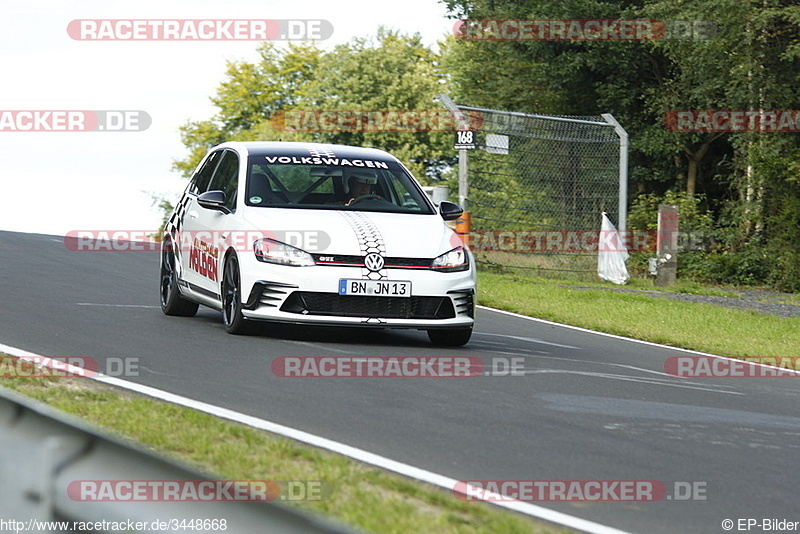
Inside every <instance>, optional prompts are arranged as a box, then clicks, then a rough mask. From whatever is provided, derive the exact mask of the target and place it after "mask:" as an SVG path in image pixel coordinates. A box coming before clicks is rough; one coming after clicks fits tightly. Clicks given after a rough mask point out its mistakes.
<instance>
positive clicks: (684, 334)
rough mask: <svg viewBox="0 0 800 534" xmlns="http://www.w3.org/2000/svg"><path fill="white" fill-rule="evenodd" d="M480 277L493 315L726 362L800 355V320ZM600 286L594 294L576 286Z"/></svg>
mask: <svg viewBox="0 0 800 534" xmlns="http://www.w3.org/2000/svg"><path fill="white" fill-rule="evenodd" d="M478 276H479V281H478V288H479V295H478V300H479V302H480V303H481V304H483V305H485V306H490V307H493V308H499V309H503V310H508V311H512V312H516V313H520V314H523V315H530V316H533V317H538V318H541V319H546V320H549V321H555V322H558V323H564V324H569V325H574V326H580V327H583V328H589V329H591V330H598V331H600V332H607V333H610V334H616V335H620V336H626V337H632V338H635V339H641V340H645V341H652V342H654V343H662V344H664V345H669V346H673V347H681V348H686V349H693V350H699V351H703V352H710V353H713V354H720V355H723V356H733V357H755V356H784V357H785V356H800V318H783V317H777V316H771V315H764V314H760V313H756V312H754V311H749V310H738V309H732V308H723V307H721V306H715V305H712V304H704V303H693V302H680V301H675V300H670V299H666V298H660V297H657V296H650V295H647V294H646V293H645V294H641V293H628V292H617V291H608V290H607V289H604V288H608V287H619V286H613V284H602V283H596V284H595V283H581V282H574V281H570V282H565V281H563V280H553V279H546V278H538V277H534V276H529V275H524V274H501V273H492V272H486V271H482V272H480V273H479V275H478ZM595 285H596V286H597V289H596V290H595V289H578V288H576V287H574V286H582V287H586V286H595ZM630 286H632V287H633V288H638V289H655V288H653V287H651V285H650V283H649V282H648V281H646V280H640V281H633V283H632V284H630ZM630 286H629V287H630ZM671 290H672V291H676V292H683V293H694V294H706V295H713V296H733V295H735V293H733V292H732V291H730V290H723V289H717V288H699V287H696V286H694V285H693V284H691V283H690V284H684V285H678V286H676V287H674V288H671Z"/></svg>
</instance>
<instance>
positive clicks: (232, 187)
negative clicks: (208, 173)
mask: <svg viewBox="0 0 800 534" xmlns="http://www.w3.org/2000/svg"><path fill="white" fill-rule="evenodd" d="M238 186H239V156H238V155H237V154H236V152H233V151H232V150H226V151H225V153H224V155H223V156H222V161H221V162H220V164H219V166H218V167H217V171H216V172H215V173H214V177H213V178H212V179H211V185H209V187H208V190H209V191H222V192H223V193H225V205H226V206H228V209H230V210H231V211H233V210H234V208H235V207H236V190H237V188H238Z"/></svg>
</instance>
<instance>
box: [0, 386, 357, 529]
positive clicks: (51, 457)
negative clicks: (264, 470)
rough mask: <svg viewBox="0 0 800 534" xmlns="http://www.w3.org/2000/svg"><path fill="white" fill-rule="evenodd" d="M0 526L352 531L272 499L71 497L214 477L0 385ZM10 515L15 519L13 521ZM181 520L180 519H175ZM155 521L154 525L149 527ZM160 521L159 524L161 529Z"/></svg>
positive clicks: (22, 527)
mask: <svg viewBox="0 0 800 534" xmlns="http://www.w3.org/2000/svg"><path fill="white" fill-rule="evenodd" d="M0 451H2V452H0V454H2V456H0V527H2V528H0V530H4V531H6V532H8V531H11V532H14V531H17V532H37V533H45V534H46V533H50V532H52V533H55V532H58V533H59V534H63V533H64V532H77V531H80V530H73V529H64V528H58V527H55V526H54V525H50V526H49V527H48V525H47V523H48V522H70V523H71V522H74V521H77V522H92V523H94V524H95V525H94V526H103V523H102V522H104V521H105V522H106V524H107V525H108V527H109V528H107V529H102V528H101V529H95V528H93V529H92V531H94V532H120V531H122V532H131V530H118V529H117V528H115V527H114V526H113V525H112V524H113V523H118V524H122V523H127V524H130V523H129V522H134V523H136V522H139V523H141V524H143V525H147V528H146V529H141V530H133V532H148V533H149V532H172V533H174V532H191V531H194V532H198V531H199V532H220V533H221V532H225V533H226V534H251V533H259V534H260V533H265V534H290V533H292V534H293V533H304V534H317V533H319V534H323V533H325V534H334V533H335V534H354V533H355V532H356V531H355V530H353V529H351V528H350V527H344V526H340V525H337V524H335V523H333V522H331V521H329V520H327V519H324V518H319V517H315V516H312V515H310V514H306V513H301V512H299V511H297V510H294V509H291V508H289V507H287V506H286V505H282V504H279V503H275V502H244V501H210V502H208V501H207V502H141V501H138V500H137V501H134V502H131V501H119V500H116V501H85V500H75V499H74V496H70V494H69V492H68V488H69V487H70V484H71V483H74V482H75V481H98V480H115V481H116V480H124V481H141V480H148V481H153V480H156V481H165V480H168V481H173V480H175V481H181V480H191V481H200V480H217V479H216V478H215V477H210V476H208V475H207V474H203V473H200V472H198V471H194V470H192V469H189V468H187V467H184V466H181V465H179V464H178V463H176V462H172V461H169V460H165V459H163V458H160V457H158V456H157V455H156V454H155V453H153V452H151V451H148V450H146V449H144V448H142V447H140V446H138V445H136V444H132V443H125V442H123V441H122V440H120V439H116V438H114V437H110V436H107V435H103V434H102V433H101V432H99V431H98V430H96V429H94V428H92V427H90V426H89V425H88V424H86V423H85V422H83V421H81V420H79V419H77V418H75V417H72V416H70V415H68V414H64V413H62V412H59V411H58V410H55V409H53V408H52V407H50V406H48V405H46V404H43V403H40V402H38V401H34V400H32V399H30V398H27V397H24V396H23V395H21V394H18V393H16V392H13V391H11V390H8V389H5V388H2V387H0ZM173 519H175V520H178V521H180V520H193V521H196V520H198V519H201V520H203V519H207V520H209V521H212V520H214V519H216V520H220V519H224V520H225V529H222V528H220V524H219V523H217V528H208V529H204V530H197V529H186V528H184V529H179V528H175V524H174V523H172V524H165V523H166V522H168V521H170V520H173ZM11 521H14V522H19V523H14V524H13V525H15V527H14V528H11V527H12V523H11ZM178 524H179V523H178ZM151 527H155V528H151ZM161 527H164V528H161Z"/></svg>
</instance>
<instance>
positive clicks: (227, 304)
mask: <svg viewBox="0 0 800 534" xmlns="http://www.w3.org/2000/svg"><path fill="white" fill-rule="evenodd" d="M222 323H223V324H224V325H225V331H226V332H228V333H229V334H234V335H240V334H247V333H249V332H250V331H251V329H252V328H251V326H252V325H251V322H250V321H248V320H247V319H245V318H244V315H242V288H241V277H240V276H239V260H237V259H236V256H235V255H234V254H231V255H230V256H228V258H227V259H226V260H225V268H224V269H223V271H222Z"/></svg>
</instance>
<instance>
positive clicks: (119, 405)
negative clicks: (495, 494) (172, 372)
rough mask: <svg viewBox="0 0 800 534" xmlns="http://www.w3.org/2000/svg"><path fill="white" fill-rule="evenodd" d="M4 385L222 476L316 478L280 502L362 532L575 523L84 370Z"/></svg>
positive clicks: (518, 530) (538, 528)
mask: <svg viewBox="0 0 800 534" xmlns="http://www.w3.org/2000/svg"><path fill="white" fill-rule="evenodd" d="M6 358H7V357H6ZM0 386H5V387H8V388H10V389H14V390H16V391H18V392H20V393H23V394H25V395H27V396H29V397H32V398H34V399H37V400H40V401H42V402H45V403H47V404H49V405H51V406H53V407H55V408H57V409H59V410H62V411H64V412H67V413H70V414H73V415H76V416H79V417H81V418H83V419H85V420H87V421H89V422H91V423H94V424H96V425H99V426H100V427H101V428H103V429H104V430H106V431H107V432H110V433H112V434H114V435H116V436H119V437H122V438H125V439H132V440H134V441H137V442H139V443H141V444H142V445H144V446H145V447H147V448H149V449H152V450H154V451H156V452H158V453H159V454H162V455H165V456H167V457H169V458H172V459H175V460H178V461H180V462H182V463H184V464H188V465H189V466H190V467H196V468H198V469H200V470H202V471H205V472H211V473H215V474H216V475H217V476H219V477H220V478H223V479H230V480H276V481H314V482H317V481H318V482H320V483H321V486H322V487H323V488H324V491H323V492H322V493H323V498H321V499H319V500H305V501H291V502H288V501H284V502H285V503H287V504H290V505H293V506H295V507H296V508H298V509H300V510H301V511H306V512H312V513H318V514H323V515H325V516H327V517H330V518H333V519H335V520H338V521H342V522H344V523H347V524H350V525H353V526H355V527H357V528H359V529H361V530H363V531H366V532H374V533H397V534H406V533H409V532H437V533H448V534H449V533H452V534H483V533H485V534H490V533H496V532H503V533H511V534H523V533H527V534H557V533H565V532H571V531H568V530H566V529H562V528H557V527H554V526H552V525H549V524H545V523H543V522H540V521H536V520H534V519H531V518H528V517H525V516H522V515H520V514H516V513H514V512H510V511H506V510H502V509H500V508H497V507H494V506H492V505H489V504H486V503H481V502H474V501H471V502H465V501H461V500H458V499H456V498H455V497H454V496H453V494H452V493H451V492H448V491H445V490H443V489H440V488H437V487H434V486H431V485H428V484H424V483H421V482H417V481H414V480H411V479H409V478H406V477H403V476H400V475H397V474H394V473H391V472H388V471H384V470H382V469H378V468H376V467H372V466H369V465H366V464H363V463H360V462H357V461H354V460H351V459H349V458H346V457H344V456H341V455H337V454H334V453H331V452H328V451H324V450H321V449H318V448H315V447H311V446H308V445H304V444H302V443H298V442H296V441H293V440H290V439H286V438H282V437H280V436H276V435H274V434H270V433H268V432H265V431H262V430H257V429H253V428H251V427H248V426H246V425H242V424H239V423H234V422H230V421H226V420H223V419H220V418H217V417H214V416H212V415H208V414H205V413H202V412H198V411H196V410H192V409H189V408H184V407H182V406H177V405H173V404H170V403H166V402H161V401H157V400H154V399H150V398H147V397H143V396H140V395H137V394H133V393H130V392H126V391H122V390H117V389H115V388H111V387H109V386H105V385H102V384H99V383H96V382H94V381H91V380H88V379H83V378H6V379H4V380H3V381H2V382H0Z"/></svg>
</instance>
